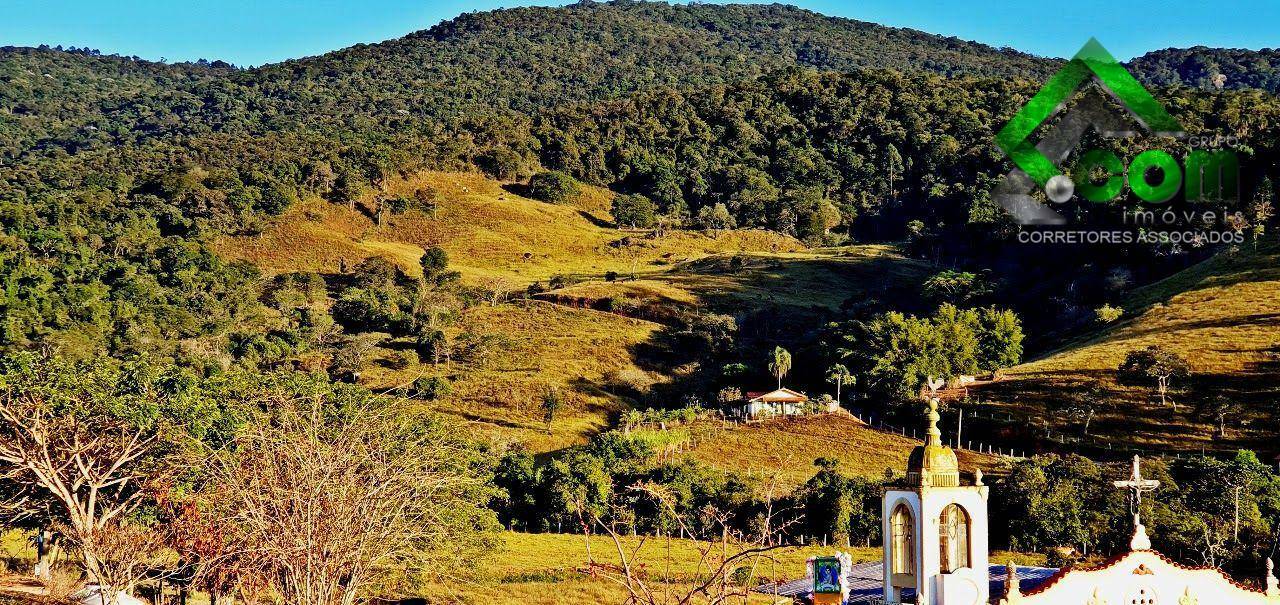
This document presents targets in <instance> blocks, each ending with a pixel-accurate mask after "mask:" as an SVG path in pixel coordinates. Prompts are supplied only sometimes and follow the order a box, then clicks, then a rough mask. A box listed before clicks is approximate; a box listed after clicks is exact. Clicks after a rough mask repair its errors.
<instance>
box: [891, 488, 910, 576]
mask: <svg viewBox="0 0 1280 605" xmlns="http://www.w3.org/2000/svg"><path fill="white" fill-rule="evenodd" d="M889 523H890V525H889V528H890V531H892V532H893V535H892V540H893V542H892V543H891V544H892V548H891V550H890V554H891V560H890V562H889V563H890V569H891V572H890V573H894V574H905V575H915V573H916V555H915V552H916V538H915V527H916V524H915V519H913V518H912V517H911V509H909V508H907V505H905V504H899V505H898V506H897V508H895V509H893V516H892V517H890V518H889Z"/></svg>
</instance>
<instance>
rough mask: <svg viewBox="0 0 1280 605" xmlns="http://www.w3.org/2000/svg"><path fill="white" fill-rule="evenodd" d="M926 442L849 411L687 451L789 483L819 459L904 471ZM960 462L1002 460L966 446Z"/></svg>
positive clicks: (749, 429) (741, 432) (726, 435)
mask: <svg viewBox="0 0 1280 605" xmlns="http://www.w3.org/2000/svg"><path fill="white" fill-rule="evenodd" d="M919 444H920V442H919V441H916V440H913V439H911V438H908V437H901V436H898V435H895V434H892V433H886V432H882V431H878V430H874V429H871V428H868V427H867V426H866V425H865V424H863V423H862V422H860V421H858V420H857V419H856V418H854V417H852V416H850V415H848V414H824V415H820V416H809V417H804V418H795V419H779V420H771V421H767V422H762V423H759V424H749V425H743V426H741V427H740V428H736V429H734V430H728V431H723V432H720V433H718V434H716V435H711V436H707V437H704V438H701V439H699V442H698V444H697V445H696V446H695V447H694V448H692V449H691V450H690V451H689V452H688V453H687V454H686V455H687V456H689V457H691V458H693V459H695V460H698V461H700V462H704V463H706V464H709V465H711V466H713V467H716V468H721V469H725V470H734V471H740V472H747V473H750V474H754V475H757V476H760V477H764V478H766V479H774V478H776V480H777V481H778V483H779V484H780V485H782V486H784V487H793V486H796V485H799V484H801V483H804V482H805V481H807V480H808V479H809V477H811V476H813V473H814V472H815V469H814V467H813V461H814V460H816V459H818V458H821V457H828V458H836V459H838V460H840V468H841V469H842V470H843V471H844V472H847V473H850V474H854V475H859V476H864V477H882V476H884V472H885V470H886V469H891V470H893V471H896V472H899V473H901V472H902V471H903V470H904V469H905V468H906V466H907V456H908V455H909V454H910V453H911V450H912V448H914V447H915V446H917V445H919ZM958 453H959V455H960V465H961V468H962V469H963V470H966V471H972V470H973V469H974V468H976V467H979V466H980V467H982V468H983V470H984V472H988V473H990V472H991V471H992V470H993V469H994V467H995V466H997V465H998V464H999V462H998V460H997V459H996V458H995V457H994V456H987V455H983V454H977V453H974V452H969V451H965V450H961V451H960V452H958Z"/></svg>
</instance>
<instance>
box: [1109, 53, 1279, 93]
mask: <svg viewBox="0 0 1280 605" xmlns="http://www.w3.org/2000/svg"><path fill="white" fill-rule="evenodd" d="M1129 66H1130V69H1132V70H1133V71H1134V72H1135V73H1137V74H1138V77H1139V78H1141V79H1142V80H1143V82H1145V83H1146V84H1147V85H1149V86H1171V85H1183V86H1191V87H1194V88H1205V89H1214V88H1225V89H1228V90H1240V89H1246V88H1257V89H1261V90H1266V91H1269V92H1273V93H1274V92H1277V91H1280V50H1277V49H1274V48H1264V49H1262V50H1246V49H1242V48H1207V47H1204V46H1194V47H1192V48H1166V49H1164V50H1157V51H1153V52H1149V53H1147V54H1145V55H1142V56H1141V57H1138V58H1136V59H1134V60H1133V61H1131V62H1130V65H1129Z"/></svg>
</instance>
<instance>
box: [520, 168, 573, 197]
mask: <svg viewBox="0 0 1280 605" xmlns="http://www.w3.org/2000/svg"><path fill="white" fill-rule="evenodd" d="M581 193H582V188H581V187H580V186H579V185H578V181H576V180H574V179H573V177H571V176H569V175H567V174H565V173H563V172H559V171H556V170H552V171H548V172H539V173H538V174H535V175H533V177H532V178H530V179H529V197H532V198H533V199H535V200H542V201H544V202H548V203H551V204H567V203H569V202H572V201H574V200H576V199H578V196H579V195H581Z"/></svg>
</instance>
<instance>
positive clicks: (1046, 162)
mask: <svg viewBox="0 0 1280 605" xmlns="http://www.w3.org/2000/svg"><path fill="white" fill-rule="evenodd" d="M1090 76H1094V77H1096V78H1097V79H1098V82H1100V83H1101V84H1102V87H1103V89H1105V90H1106V91H1107V92H1108V93H1109V94H1111V96H1112V97H1114V98H1115V99H1116V100H1117V101H1118V102H1119V103H1120V104H1121V105H1123V106H1124V107H1125V109H1128V110H1129V112H1130V113H1131V114H1133V117H1134V119H1135V120H1137V121H1138V123H1139V124H1141V125H1142V127H1143V128H1145V129H1147V130H1148V131H1151V132H1153V133H1155V134H1156V135H1164V136H1182V135H1183V134H1184V130H1183V128H1182V125H1181V124H1179V123H1178V121H1177V120H1175V119H1173V116H1171V115H1169V112H1167V111H1165V109H1164V107H1162V106H1161V105H1160V103H1159V102H1158V101H1156V100H1155V97H1152V96H1151V93H1149V92H1147V89H1145V88H1143V87H1142V84H1139V83H1138V81H1137V80H1136V79H1134V77H1133V75H1132V74H1130V73H1129V71H1128V70H1126V69H1125V68H1124V66H1123V65H1120V62H1119V61H1116V58H1115V57H1113V56H1111V53H1109V52H1107V49H1105V48H1103V47H1102V44H1100V43H1098V40H1097V39H1096V38H1089V41H1088V42H1086V43H1085V45H1084V47H1083V48H1081V49H1080V52H1078V53H1076V56H1075V57H1073V58H1072V59H1071V60H1070V61H1068V62H1067V64H1066V65H1065V66H1064V67H1063V68H1062V69H1060V70H1058V73H1056V74H1054V75H1053V77H1052V78H1050V79H1049V81H1048V82H1046V83H1045V85H1044V88H1041V89H1040V92H1038V93H1036V96H1034V97H1032V98H1031V100H1030V101H1028V102H1027V104H1026V106H1025V107H1023V108H1022V110H1021V111H1019V112H1018V114H1017V115H1015V116H1013V119H1011V120H1009V123H1008V124H1005V126H1004V128H1002V129H1000V132H999V133H998V134H997V135H996V144H997V145H999V146H1000V149H1001V150H1002V151H1004V152H1005V154H1006V155H1008V156H1009V158H1010V159H1012V160H1013V163H1014V164H1015V165H1016V166H1017V167H1018V168H1020V169H1022V171H1023V172H1025V173H1027V176H1030V177H1031V179H1032V180H1034V181H1035V182H1036V184H1038V185H1040V186H1041V187H1044V186H1045V185H1046V184H1047V183H1048V182H1049V179H1051V178H1053V177H1055V176H1058V175H1061V174H1062V172H1061V171H1059V170H1058V167H1057V166H1055V165H1054V163H1053V161H1051V160H1050V159H1049V158H1048V157H1045V155H1044V154H1043V153H1040V150H1038V149H1036V146H1035V145H1034V144H1032V143H1031V141H1029V140H1027V137H1029V136H1031V133H1033V132H1035V130H1036V128H1039V127H1040V125H1041V124H1043V123H1044V122H1045V120H1048V119H1049V117H1050V116H1052V115H1053V114H1055V113H1057V112H1058V111H1060V110H1061V109H1062V108H1063V107H1064V106H1065V105H1066V102H1067V100H1068V99H1070V98H1071V95H1072V94H1074V93H1075V92H1076V90H1077V89H1079V88H1080V86H1081V85H1082V84H1084V83H1085V82H1086V81H1087V80H1088V79H1089V77H1090Z"/></svg>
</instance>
